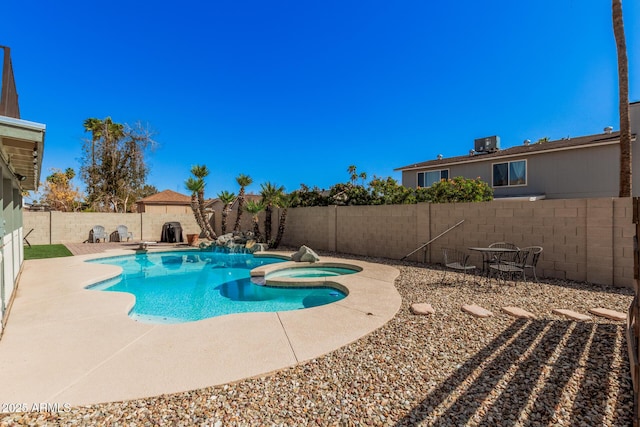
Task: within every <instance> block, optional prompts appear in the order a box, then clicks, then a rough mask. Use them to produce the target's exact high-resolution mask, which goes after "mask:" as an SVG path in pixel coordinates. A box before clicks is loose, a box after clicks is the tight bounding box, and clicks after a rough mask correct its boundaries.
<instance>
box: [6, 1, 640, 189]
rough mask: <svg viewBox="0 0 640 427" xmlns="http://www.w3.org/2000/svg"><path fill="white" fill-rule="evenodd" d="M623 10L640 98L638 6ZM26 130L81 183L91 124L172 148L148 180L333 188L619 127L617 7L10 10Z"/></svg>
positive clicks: (82, 4) (126, 4) (154, 163)
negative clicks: (199, 177) (135, 132)
mask: <svg viewBox="0 0 640 427" xmlns="http://www.w3.org/2000/svg"><path fill="white" fill-rule="evenodd" d="M638 3H639V2H638V1H629V0H625V2H624V3H623V10H624V19H625V31H626V36H627V50H628V55H629V70H630V100H631V101H638V100H640V72H639V71H638V70H639V68H640V58H639V57H638V52H640V22H639V21H640V6H639V4H638ZM1 10H2V25H0V44H2V45H6V46H9V47H11V49H12V56H13V65H14V71H15V77H16V84H17V87H18V93H19V96H20V108H21V113H22V118H23V119H25V120H30V121H35V122H40V123H44V124H46V125H47V136H46V141H45V153H44V162H43V176H46V175H48V174H49V173H50V168H54V167H55V168H60V169H65V168H67V167H73V168H75V169H76V170H78V168H79V160H78V159H79V157H80V146H81V140H82V138H83V137H86V136H87V134H85V133H84V130H83V127H82V123H83V121H84V120H85V119H86V118H89V117H98V118H104V117H107V116H111V117H112V118H113V120H114V121H116V122H120V123H134V122H136V121H142V122H143V123H148V124H149V126H150V127H151V128H152V129H154V130H155V131H156V132H157V135H156V137H155V139H156V140H157V141H158V143H159V147H158V149H157V150H156V151H155V152H154V153H153V154H152V155H151V156H150V157H149V158H148V161H149V163H150V165H151V174H150V175H149V177H148V182H149V183H150V184H152V185H155V186H156V187H157V188H158V189H159V190H164V189H171V190H174V191H179V192H183V193H186V190H185V189H184V181H185V179H186V178H187V177H189V175H190V173H189V170H190V168H191V166H192V165H194V164H202V163H204V164H206V165H207V166H208V167H209V169H210V170H211V176H210V177H209V178H208V180H207V196H208V197H215V195H216V194H217V192H219V191H221V190H230V191H234V192H237V185H236V182H235V177H236V176H237V175H238V174H240V173H244V174H248V175H250V176H251V177H252V178H253V179H254V181H255V184H254V185H253V186H252V187H250V188H249V190H253V191H254V192H257V191H259V188H260V187H259V184H260V183H264V182H266V181H271V182H273V183H275V184H278V185H284V186H285V188H286V190H287V191H293V190H295V189H297V188H299V186H300V184H301V183H305V184H307V185H309V186H316V185H317V186H318V187H320V188H329V187H330V186H331V185H333V184H335V183H337V182H346V181H347V180H348V174H347V171H346V170H347V167H348V166H349V165H352V164H353V165H356V166H357V168H358V172H366V173H367V174H368V176H369V177H373V175H378V176H383V177H386V176H392V177H394V178H396V179H398V180H399V179H400V174H399V173H397V172H394V171H393V169H394V168H397V167H400V166H404V165H407V164H411V163H415V162H421V161H425V160H430V159H434V158H436V156H437V154H439V153H440V154H443V155H444V156H445V157H447V156H455V155H461V154H466V153H467V152H468V151H469V149H471V148H473V141H474V139H475V138H480V137H485V136H490V135H499V136H500V138H501V145H502V147H503V148H506V147H510V146H514V145H519V144H521V143H522V141H523V140H525V139H531V140H534V141H535V140H537V139H539V138H541V137H549V138H551V139H559V138H562V137H566V136H579V135H588V134H593V133H599V132H602V130H603V128H604V127H605V126H608V125H611V126H613V127H614V129H618V128H619V124H618V119H617V108H618V95H617V68H616V49H615V41H614V37H613V29H612V22H611V3H610V2H608V1H602V0H553V1H552V0H536V1H530V2H518V1H513V0H494V1H492V0H489V1H482V2H479V1H467V0H462V1H457V2H427V1H424V0H407V1H398V2H390V1H378V0H367V1H364V0H361V1H352V0H339V1H334V0H325V1H322V2H306V1H299V0H295V1H293V0H284V1H268V2H265V1H253V0H251V1H242V0H239V1H217V0H212V1H193V0H185V1H182V2H178V3H175V2H163V1H153V2H151V1H146V0H139V1H131V0H127V1H123V0H113V1H110V2H87V1H77V0H69V1H59V2H52V1H50V0H46V1H45V0H4V1H3V2H2V6H1Z"/></svg>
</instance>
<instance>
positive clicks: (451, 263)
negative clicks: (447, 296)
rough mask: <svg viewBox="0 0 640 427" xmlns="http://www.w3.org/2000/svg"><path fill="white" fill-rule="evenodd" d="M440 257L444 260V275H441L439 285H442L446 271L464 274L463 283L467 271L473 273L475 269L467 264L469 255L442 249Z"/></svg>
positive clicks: (455, 250) (454, 250)
mask: <svg viewBox="0 0 640 427" xmlns="http://www.w3.org/2000/svg"><path fill="white" fill-rule="evenodd" d="M442 256H443V258H444V262H443V264H444V274H443V275H442V279H441V280H440V283H444V279H445V277H446V275H447V270H448V269H451V270H456V271H461V272H462V273H463V274H464V276H463V281H464V282H466V281H467V280H466V279H467V271H473V270H475V269H476V266H475V265H471V264H469V254H467V253H465V252H463V251H460V250H458V249H453V248H442Z"/></svg>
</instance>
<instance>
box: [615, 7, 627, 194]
mask: <svg viewBox="0 0 640 427" xmlns="http://www.w3.org/2000/svg"><path fill="white" fill-rule="evenodd" d="M611 15H612V17H613V34H614V36H615V38H616V49H617V51H618V102H619V107H618V110H619V114H620V189H619V190H620V194H619V196H620V197H631V195H632V191H631V123H630V122H631V121H630V118H629V70H628V66H627V44H626V42H625V37H624V24H623V21H622V0H612V3H611Z"/></svg>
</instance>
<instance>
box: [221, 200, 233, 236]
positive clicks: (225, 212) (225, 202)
mask: <svg viewBox="0 0 640 427" xmlns="http://www.w3.org/2000/svg"><path fill="white" fill-rule="evenodd" d="M218 198H219V199H220V201H221V202H222V205H223V207H222V219H221V220H220V221H221V225H220V227H221V229H222V234H226V233H227V217H228V216H229V212H231V204H232V203H233V201H234V200H235V199H236V195H235V194H234V193H230V192H228V191H221V192H220V193H218Z"/></svg>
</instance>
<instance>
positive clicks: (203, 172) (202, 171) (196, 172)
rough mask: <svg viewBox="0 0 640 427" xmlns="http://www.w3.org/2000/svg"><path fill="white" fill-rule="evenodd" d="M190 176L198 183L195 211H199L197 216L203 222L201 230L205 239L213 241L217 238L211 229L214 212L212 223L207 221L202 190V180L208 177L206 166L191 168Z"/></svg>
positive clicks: (213, 219) (213, 217) (213, 218)
mask: <svg viewBox="0 0 640 427" xmlns="http://www.w3.org/2000/svg"><path fill="white" fill-rule="evenodd" d="M191 174H192V175H193V176H194V177H195V180H196V181H198V183H199V185H198V186H197V190H196V194H197V196H198V203H197V209H198V210H199V212H200V213H199V215H200V217H201V218H202V220H203V227H204V229H203V230H202V231H203V232H204V234H205V236H206V237H207V239H210V240H215V239H217V238H218V236H217V235H216V232H215V231H214V229H213V226H212V222H213V223H214V224H215V212H214V213H213V215H212V221H209V218H208V215H207V212H206V209H205V207H206V203H207V202H206V200H205V198H204V188H205V182H204V179H205V178H206V177H207V176H209V168H207V165H195V166H192V167H191Z"/></svg>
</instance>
